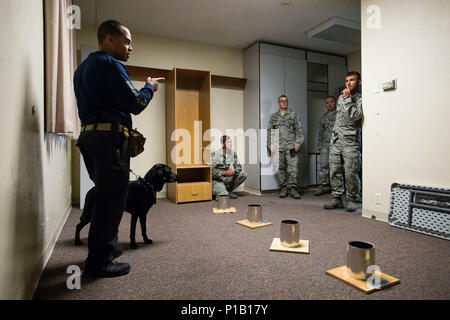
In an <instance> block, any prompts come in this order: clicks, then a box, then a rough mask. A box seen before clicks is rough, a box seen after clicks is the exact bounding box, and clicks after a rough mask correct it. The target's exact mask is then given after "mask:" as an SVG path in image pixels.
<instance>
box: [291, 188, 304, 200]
mask: <svg viewBox="0 0 450 320" xmlns="http://www.w3.org/2000/svg"><path fill="white" fill-rule="evenodd" d="M291 196H292V198H294V199H300V198H301V197H302V196H301V195H300V193H298V191H297V189H295V188H294V187H292V189H291Z"/></svg>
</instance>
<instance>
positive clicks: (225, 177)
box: [212, 136, 247, 199]
mask: <svg viewBox="0 0 450 320" xmlns="http://www.w3.org/2000/svg"><path fill="white" fill-rule="evenodd" d="M221 142H222V148H221V149H219V150H217V151H215V152H213V154H212V193H213V195H214V196H218V195H220V196H222V195H225V196H226V195H228V196H229V197H230V198H231V199H237V198H238V197H237V195H236V194H235V193H233V190H234V189H236V188H237V187H238V186H240V185H241V184H242V183H243V182H244V181H245V179H247V174H246V173H245V172H244V171H242V165H241V164H240V162H239V159H238V156H237V154H236V152H234V151H233V150H231V145H232V141H231V139H230V137H228V136H223V137H222V138H221Z"/></svg>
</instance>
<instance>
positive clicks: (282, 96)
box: [278, 94, 287, 101]
mask: <svg viewBox="0 0 450 320" xmlns="http://www.w3.org/2000/svg"><path fill="white" fill-rule="evenodd" d="M280 98H286V99H287V97H286V96H285V95H284V94H282V95H281V96H279V97H278V101H280Z"/></svg>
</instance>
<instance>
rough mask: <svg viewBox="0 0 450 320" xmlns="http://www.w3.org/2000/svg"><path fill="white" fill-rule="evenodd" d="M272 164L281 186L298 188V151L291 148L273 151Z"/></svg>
mask: <svg viewBox="0 0 450 320" xmlns="http://www.w3.org/2000/svg"><path fill="white" fill-rule="evenodd" d="M272 166H273V168H274V169H275V177H276V178H277V180H278V184H279V185H280V188H284V187H287V188H291V187H293V188H297V178H298V152H295V153H293V154H292V156H291V152H290V151H289V150H286V151H280V152H274V153H272Z"/></svg>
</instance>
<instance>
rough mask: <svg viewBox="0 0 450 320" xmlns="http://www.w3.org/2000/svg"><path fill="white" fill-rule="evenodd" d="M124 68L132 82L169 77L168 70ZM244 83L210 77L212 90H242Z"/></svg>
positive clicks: (224, 77) (219, 77) (238, 80)
mask: <svg viewBox="0 0 450 320" xmlns="http://www.w3.org/2000/svg"><path fill="white" fill-rule="evenodd" d="M126 67H127V70H128V74H129V75H130V78H132V79H134V80H138V81H146V80H147V77H152V78H158V77H164V78H167V77H168V75H169V72H170V70H165V69H158V68H148V67H139V66H131V65H127V66H126ZM177 69H178V68H177ZM178 70H189V69H178ZM160 82H161V83H164V80H162V81H160ZM246 83H247V79H245V78H236V77H228V76H220V75H214V74H212V75H211V87H214V88H225V89H237V90H244V88H245V85H246Z"/></svg>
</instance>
